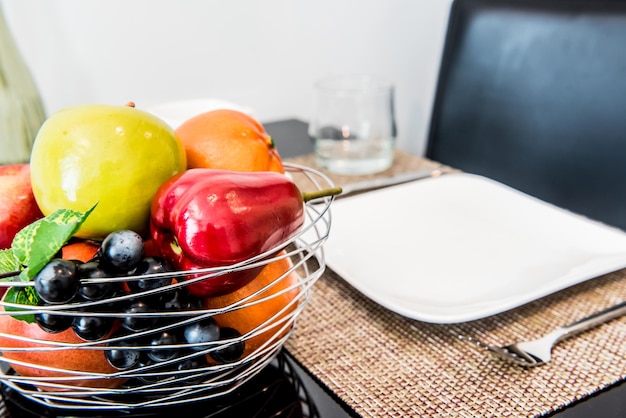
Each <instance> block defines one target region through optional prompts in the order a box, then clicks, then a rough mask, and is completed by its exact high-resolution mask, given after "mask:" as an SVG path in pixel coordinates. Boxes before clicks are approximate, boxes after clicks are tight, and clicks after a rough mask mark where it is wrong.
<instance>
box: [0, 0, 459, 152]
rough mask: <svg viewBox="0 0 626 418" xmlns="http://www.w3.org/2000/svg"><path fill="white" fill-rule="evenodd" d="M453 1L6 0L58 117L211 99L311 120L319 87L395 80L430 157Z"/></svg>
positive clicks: (411, 144)
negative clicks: (367, 76)
mask: <svg viewBox="0 0 626 418" xmlns="http://www.w3.org/2000/svg"><path fill="white" fill-rule="evenodd" d="M449 1H450V0H316V1H302V0H293V1H288V0H264V1H255V0H230V1H225V0H223V1H217V0H177V1H174V0H169V1H168V0H90V1H85V0H0V4H1V5H2V7H3V8H4V13H5V17H6V19H7V21H8V23H9V26H10V28H11V30H12V32H13V34H14V37H15V39H16V42H17V44H18V46H19V48H20V49H21V51H22V54H23V55H24V58H25V60H26V62H27V64H28V65H29V67H30V68H31V71H32V73H33V76H34V78H35V81H36V82H37V84H38V86H39V89H40V91H41V94H42V97H43V99H44V104H45V106H46V109H47V111H48V113H49V114H51V113H53V112H55V111H56V110H58V109H60V108H63V107H66V106H70V105H75V104H83V103H95V102H98V103H111V104H124V103H126V102H128V101H130V100H132V101H134V102H135V103H136V104H137V106H138V107H142V106H149V105H152V104H154V103H158V102H165V101H175V100H182V99H195V98H203V97H211V98H219V99H223V100H228V101H232V102H235V103H238V104H240V105H243V106H249V107H251V108H253V109H254V112H255V113H254V114H255V116H256V117H257V118H258V119H259V120H261V121H262V122H269V121H274V120H279V119H284V118H289V117H297V118H301V119H305V120H306V119H308V116H309V114H310V111H311V100H312V99H311V95H312V84H313V82H314V81H315V79H316V78H318V77H320V76H324V75H328V74H333V73H371V74H375V75H379V76H383V77H385V78H387V79H389V80H391V81H393V82H394V83H395V85H396V92H397V93H396V108H397V119H398V130H399V146H400V147H402V148H404V149H407V150H409V151H412V152H415V153H421V152H422V147H423V138H424V133H425V131H426V129H427V123H428V118H429V113H430V106H431V101H432V95H433V92H434V87H435V80H436V76H437V71H438V67H439V59H440V53H441V46H442V44H443V37H444V33H445V26H446V23H447V16H448V11H449Z"/></svg>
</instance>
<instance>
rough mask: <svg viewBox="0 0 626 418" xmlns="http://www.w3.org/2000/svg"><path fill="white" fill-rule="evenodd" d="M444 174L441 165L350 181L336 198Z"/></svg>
mask: <svg viewBox="0 0 626 418" xmlns="http://www.w3.org/2000/svg"><path fill="white" fill-rule="evenodd" d="M442 174H444V171H443V165H439V166H437V167H434V168H428V169H425V170H418V171H412V172H408V173H402V174H396V175H394V176H391V177H380V178H375V179H371V180H364V181H358V182H356V183H349V184H346V185H345V186H341V188H342V192H341V194H339V195H337V196H336V197H335V199H341V198H344V197H348V196H352V195H355V194H358V193H362V192H367V191H371V190H376V189H382V188H384V187H389V186H395V185H398V184H403V183H408V182H411V181H415V180H421V179H425V178H428V177H438V176H440V175H442Z"/></svg>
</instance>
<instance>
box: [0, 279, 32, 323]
mask: <svg viewBox="0 0 626 418" xmlns="http://www.w3.org/2000/svg"><path fill="white" fill-rule="evenodd" d="M4 301H5V302H8V303H18V304H20V305H31V306H36V305H38V304H39V302H40V298H39V295H38V294H37V291H36V290H35V288H34V287H33V286H27V287H17V286H13V287H10V288H9V289H8V290H7V292H6V294H5V295H4ZM4 309H5V310H6V311H7V312H15V311H21V310H23V309H22V308H14V307H12V306H5V307H4ZM13 318H15V319H19V320H20V321H26V322H28V323H29V324H32V323H34V322H35V321H36V320H35V315H34V314H23V315H13Z"/></svg>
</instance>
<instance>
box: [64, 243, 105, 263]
mask: <svg viewBox="0 0 626 418" xmlns="http://www.w3.org/2000/svg"><path fill="white" fill-rule="evenodd" d="M99 248H100V244H97V243H96V242H95V241H77V242H72V243H70V244H66V245H64V246H63V248H61V258H63V259H65V260H79V261H82V262H83V263H86V262H87V261H89V260H91V259H92V258H93V257H94V256H95V255H96V253H97V252H98V249H99Z"/></svg>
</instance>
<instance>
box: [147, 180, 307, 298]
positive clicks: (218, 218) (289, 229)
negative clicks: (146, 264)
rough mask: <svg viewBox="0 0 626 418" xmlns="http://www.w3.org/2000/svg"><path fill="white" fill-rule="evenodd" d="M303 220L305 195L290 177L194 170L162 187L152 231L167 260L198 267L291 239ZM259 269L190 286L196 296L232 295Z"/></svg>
mask: <svg viewBox="0 0 626 418" xmlns="http://www.w3.org/2000/svg"><path fill="white" fill-rule="evenodd" d="M303 223H304V203H303V197H302V194H301V192H300V190H299V189H298V187H297V186H296V185H295V184H294V183H293V182H292V181H291V180H290V179H289V178H288V177H286V176H285V175H283V174H280V173H274V172H253V173H248V172H234V171H225V170H217V169H209V168H195V169H189V170H187V171H185V172H183V173H180V174H178V175H176V176H174V177H173V178H171V179H169V180H168V181H166V182H165V183H164V184H163V185H162V186H161V188H160V189H159V190H158V191H157V193H156V195H155V197H154V200H153V202H152V212H151V224H150V230H151V236H152V239H153V240H154V243H155V244H156V246H157V247H158V249H159V251H160V253H161V255H162V256H163V257H164V258H166V259H167V260H169V261H170V262H171V263H172V264H173V265H174V266H175V267H176V268H177V269H179V270H194V269H199V268H206V267H223V266H229V265H232V264H234V263H239V262H242V261H245V260H247V259H249V258H251V257H254V256H257V255H259V254H262V253H264V252H266V251H268V250H270V249H272V248H274V247H276V246H277V245H279V244H281V243H284V242H285V241H286V240H287V239H289V238H290V237H292V236H293V235H294V234H295V233H296V232H297V231H298V230H299V229H300V228H301V226H302V225H303ZM260 269H261V268H259V269H247V270H243V271H238V272H231V273H228V274H223V275H219V276H215V277H211V278H207V279H206V280H202V281H199V282H196V283H192V284H190V285H189V290H190V292H191V293H193V294H195V295H196V296H212V295H218V294H224V293H230V292H232V291H234V290H236V289H238V288H240V287H242V286H244V285H245V284H247V283H248V282H250V281H251V280H252V279H253V278H254V277H255V276H256V275H257V274H258V272H259V271H260ZM187 277H194V276H187ZM195 277H197V276H195Z"/></svg>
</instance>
